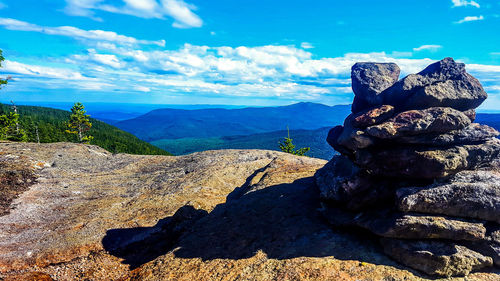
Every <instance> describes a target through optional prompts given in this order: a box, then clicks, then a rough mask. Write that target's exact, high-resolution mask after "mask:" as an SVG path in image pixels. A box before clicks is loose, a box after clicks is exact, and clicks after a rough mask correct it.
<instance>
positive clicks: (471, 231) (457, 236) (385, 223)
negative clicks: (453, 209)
mask: <svg viewBox="0 0 500 281" xmlns="http://www.w3.org/2000/svg"><path fill="white" fill-rule="evenodd" d="M355 223H356V225H357V226H359V227H362V228H365V229H367V230H369V231H371V232H373V233H374V234H376V235H378V236H382V237H388V238H402V239H449V240H468V241H477V240H481V239H485V233H486V228H485V227H484V225H483V224H482V223H480V222H470V221H466V220H463V219H458V218H452V217H443V216H429V215H423V214H403V213H389V212H382V213H373V212H372V213H367V214H365V215H362V216H358V217H356V219H355Z"/></svg>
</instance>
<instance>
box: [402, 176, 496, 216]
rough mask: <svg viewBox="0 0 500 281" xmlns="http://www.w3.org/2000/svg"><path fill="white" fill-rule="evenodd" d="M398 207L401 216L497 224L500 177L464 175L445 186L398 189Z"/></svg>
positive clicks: (441, 184) (442, 184)
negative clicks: (438, 216) (415, 214)
mask: <svg viewBox="0 0 500 281" xmlns="http://www.w3.org/2000/svg"><path fill="white" fill-rule="evenodd" d="M396 196H397V205H398V207H399V209H400V210H401V211H404V212H421V213H429V214H443V215H450V216H457V217H466V218H476V219H482V220H487V221H492V222H496V223H500V175H499V174H498V172H494V171H463V172H461V173H458V174H457V175H455V176H454V177H452V178H451V179H450V181H446V182H444V183H436V184H433V185H430V186H428V187H424V188H420V187H409V188H401V189H399V190H398V191H397V192H396Z"/></svg>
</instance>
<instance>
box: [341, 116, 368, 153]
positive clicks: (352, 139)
mask: <svg viewBox="0 0 500 281" xmlns="http://www.w3.org/2000/svg"><path fill="white" fill-rule="evenodd" d="M353 120H354V115H353V114H351V115H349V116H347V118H346V119H345V121H344V128H343V130H342V133H341V134H340V135H339V137H338V138H337V143H338V144H339V145H340V146H342V147H344V149H347V150H348V151H355V150H358V149H362V148H367V147H369V146H371V145H373V141H374V140H373V138H372V137H370V136H369V135H367V134H366V133H365V132H364V131H363V130H360V129H357V128H355V127H354V126H353Z"/></svg>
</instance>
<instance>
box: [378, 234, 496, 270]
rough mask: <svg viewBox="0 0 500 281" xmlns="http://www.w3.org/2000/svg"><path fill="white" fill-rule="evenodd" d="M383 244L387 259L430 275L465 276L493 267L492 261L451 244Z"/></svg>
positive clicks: (386, 241)
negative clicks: (392, 259) (389, 257)
mask: <svg viewBox="0 0 500 281" xmlns="http://www.w3.org/2000/svg"><path fill="white" fill-rule="evenodd" d="M381 243H382V246H383V248H384V252H385V253H386V254H387V255H389V256H391V257H392V258H394V259H395V260H397V261H399V262H400V263H402V264H404V265H406V266H408V267H411V268H414V269H417V270H419V271H423V272H425V273H427V274H429V275H438V276H444V277H451V276H465V275H467V274H469V273H470V272H471V271H473V270H479V269H481V268H484V267H489V266H492V264H493V261H492V259H491V258H490V257H485V256H483V255H481V254H480V253H478V252H475V251H472V250H470V249H469V248H466V247H464V246H461V245H457V244H454V243H450V242H440V241H431V240H429V241H425V240H422V241H420V240H417V241H415V240H400V239H391V238H383V239H381Z"/></svg>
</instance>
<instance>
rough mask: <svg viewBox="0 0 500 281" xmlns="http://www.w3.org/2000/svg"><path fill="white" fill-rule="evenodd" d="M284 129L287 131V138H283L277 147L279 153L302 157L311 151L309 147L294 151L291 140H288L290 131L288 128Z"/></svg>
mask: <svg viewBox="0 0 500 281" xmlns="http://www.w3.org/2000/svg"><path fill="white" fill-rule="evenodd" d="M286 129H287V131H288V137H286V138H284V141H283V142H279V147H280V149H281V151H283V152H286V153H290V154H293V155H298V156H304V155H305V154H306V153H307V152H308V151H309V150H311V148H310V147H303V148H300V149H297V150H295V145H294V144H293V140H292V139H291V138H290V129H289V128H288V126H287V127H286Z"/></svg>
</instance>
